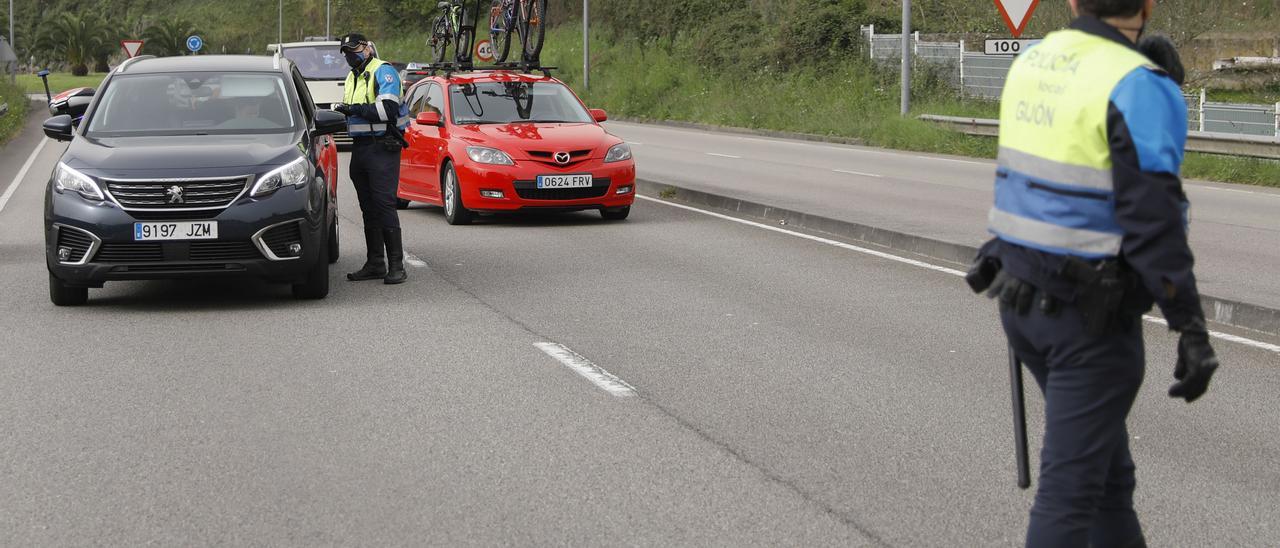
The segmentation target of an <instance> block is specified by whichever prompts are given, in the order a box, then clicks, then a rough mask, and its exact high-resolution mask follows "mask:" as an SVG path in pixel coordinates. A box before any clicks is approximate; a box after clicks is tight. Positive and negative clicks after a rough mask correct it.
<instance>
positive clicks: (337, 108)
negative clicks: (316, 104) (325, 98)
mask: <svg viewBox="0 0 1280 548" xmlns="http://www.w3.org/2000/svg"><path fill="white" fill-rule="evenodd" d="M333 111H334V112H336V113H338V114H341V115H343V116H351V113H352V110H351V105H345V104H342V103H338V104H336V105H334V106H333Z"/></svg>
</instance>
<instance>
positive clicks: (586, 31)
mask: <svg viewBox="0 0 1280 548" xmlns="http://www.w3.org/2000/svg"><path fill="white" fill-rule="evenodd" d="M589 3H590V0H582V89H587V88H588V87H590V85H591V39H590V38H591V30H590V28H591V27H590V25H591V18H590V17H588V16H587V15H588V13H590V10H591V7H590V6H588V5H587V4H589Z"/></svg>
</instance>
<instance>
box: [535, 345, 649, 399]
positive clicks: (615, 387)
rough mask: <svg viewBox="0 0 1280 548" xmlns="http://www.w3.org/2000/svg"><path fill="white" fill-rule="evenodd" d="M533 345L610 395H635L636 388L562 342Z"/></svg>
mask: <svg viewBox="0 0 1280 548" xmlns="http://www.w3.org/2000/svg"><path fill="white" fill-rule="evenodd" d="M533 345H534V346H536V347H538V350H541V351H543V352H545V353H546V354H547V355H548V356H551V357H552V358H555V359H556V360H557V361H559V362H560V363H562V364H564V365H565V367H568V368H569V369H572V370H573V371H574V372H575V373H577V374H579V375H582V376H583V378H585V379H587V380H589V381H591V382H592V383H593V384H595V385H596V386H598V387H600V388H601V389H602V390H604V391H605V392H608V393H609V394H611V395H614V396H617V397H619V398H625V397H629V396H634V395H636V389H635V388H634V387H632V386H631V385H629V384H627V381H624V380H622V379H619V378H618V377H616V376H614V375H613V374H612V373H610V372H608V371H605V370H604V369H603V368H601V367H600V366H598V365H596V364H594V363H591V360H588V359H586V358H584V357H582V356H581V355H579V354H578V353H577V352H574V351H572V350H569V348H568V347H566V346H565V345H563V344H558V343H549V342H540V343H533Z"/></svg>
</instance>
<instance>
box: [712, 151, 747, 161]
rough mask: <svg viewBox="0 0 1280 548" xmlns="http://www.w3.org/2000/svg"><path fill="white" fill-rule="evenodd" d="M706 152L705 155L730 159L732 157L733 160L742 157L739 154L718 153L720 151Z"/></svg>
mask: <svg viewBox="0 0 1280 548" xmlns="http://www.w3.org/2000/svg"><path fill="white" fill-rule="evenodd" d="M706 154H707V156H715V157H717V158H732V159H734V160H741V159H742V157H741V156H734V155H732V154H720V153H717V152H708V153H706Z"/></svg>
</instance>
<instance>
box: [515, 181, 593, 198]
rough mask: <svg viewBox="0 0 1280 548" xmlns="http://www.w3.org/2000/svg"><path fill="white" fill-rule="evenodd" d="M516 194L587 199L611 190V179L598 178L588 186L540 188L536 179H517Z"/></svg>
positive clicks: (523, 196)
mask: <svg viewBox="0 0 1280 548" xmlns="http://www.w3.org/2000/svg"><path fill="white" fill-rule="evenodd" d="M512 185H513V186H515V188H516V195H517V196H519V197H520V198H522V199H525V200H586V199H589V198H599V197H601V196H604V195H605V194H606V193H607V192H609V186H610V181H609V179H606V178H596V179H595V180H593V181H592V182H591V186H590V187H587V188H538V183H536V182H534V181H515V182H513V183H512Z"/></svg>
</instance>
